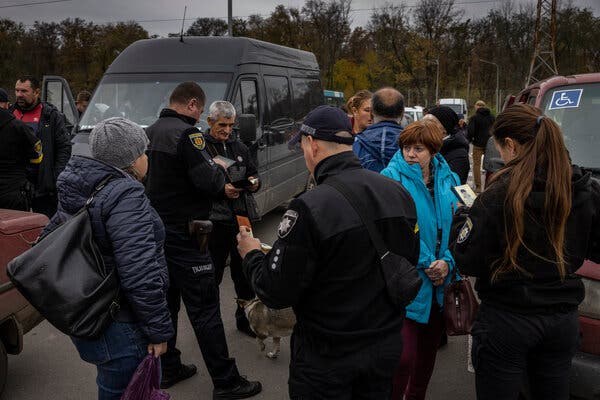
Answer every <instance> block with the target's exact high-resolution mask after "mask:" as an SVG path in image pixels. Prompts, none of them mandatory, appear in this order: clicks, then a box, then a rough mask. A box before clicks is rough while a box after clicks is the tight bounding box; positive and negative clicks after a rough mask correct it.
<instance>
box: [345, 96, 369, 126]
mask: <svg viewBox="0 0 600 400" xmlns="http://www.w3.org/2000/svg"><path fill="white" fill-rule="evenodd" d="M371 97H373V94H372V93H371V92H369V91H368V90H359V91H358V92H356V94H355V95H354V96H352V97H350V98H349V99H348V101H347V102H346V108H347V109H348V113H349V114H350V122H351V123H352V134H353V135H358V134H359V133H361V132H362V131H364V130H365V128H366V127H367V126H369V125H371V124H372V123H373V114H371Z"/></svg>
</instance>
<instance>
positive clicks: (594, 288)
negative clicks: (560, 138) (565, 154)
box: [505, 72, 600, 399]
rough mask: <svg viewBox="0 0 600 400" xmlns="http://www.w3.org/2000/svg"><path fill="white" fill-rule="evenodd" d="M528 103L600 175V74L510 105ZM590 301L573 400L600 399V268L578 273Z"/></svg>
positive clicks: (545, 85) (541, 88)
mask: <svg viewBox="0 0 600 400" xmlns="http://www.w3.org/2000/svg"><path fill="white" fill-rule="evenodd" d="M514 103H527V104H531V105H532V106H535V107H538V108H540V109H541V110H542V111H543V112H544V114H545V115H546V116H548V117H550V118H552V119H553V120H554V121H556V122H557V123H558V124H559V125H560V127H561V129H562V132H563V134H564V136H565V143H566V145H567V147H568V148H569V153H570V155H571V159H572V160H573V163H574V164H577V165H580V166H582V167H584V168H586V169H588V170H589V171H591V172H592V173H593V174H594V175H595V177H596V178H598V177H600V157H598V151H599V150H600V73H598V72H596V73H591V74H581V75H571V76H553V77H551V78H548V79H546V80H544V81H540V82H537V83H534V84H533V85H530V86H528V87H527V88H525V89H523V90H522V91H521V92H519V93H518V94H517V95H516V96H510V97H509V98H508V99H507V101H506V105H505V107H508V106H510V105H511V104H514ZM577 273H578V274H579V275H581V276H582V277H583V282H584V285H585V291H586V297H585V300H584V301H583V303H582V304H581V306H580V307H579V315H580V317H579V321H580V329H581V344H580V348H579V352H578V353H577V355H576V356H575V358H574V359H573V367H572V369H571V397H572V398H573V399H600V265H598V264H594V263H592V262H591V261H586V262H585V263H584V264H583V266H582V267H581V268H580V269H579V270H578V271H577Z"/></svg>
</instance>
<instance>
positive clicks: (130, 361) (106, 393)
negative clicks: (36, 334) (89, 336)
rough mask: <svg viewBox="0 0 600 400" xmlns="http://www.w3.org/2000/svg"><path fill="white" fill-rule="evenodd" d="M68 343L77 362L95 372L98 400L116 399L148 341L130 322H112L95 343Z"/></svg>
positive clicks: (127, 381)
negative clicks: (85, 364) (90, 366)
mask: <svg viewBox="0 0 600 400" xmlns="http://www.w3.org/2000/svg"><path fill="white" fill-rule="evenodd" d="M71 340H72V341H73V344H75V347H76V348H77V350H78V351H79V356H80V357H81V359H82V360H83V361H87V362H88V363H90V364H94V365H95V366H96V368H97V369H98V376H97V378H96V383H97V384H98V400H119V399H120V398H121V395H122V394H123V392H124V391H125V389H126V388H127V385H128V384H129V381H130V380H131V378H132V377H133V374H134V372H135V370H136V369H137V367H138V365H139V364H140V363H141V362H142V360H143V359H144V357H145V356H146V354H148V339H146V337H145V336H144V335H143V333H142V331H141V329H140V328H139V326H138V325H137V324H132V323H123V322H112V323H111V324H110V325H109V326H108V328H107V329H106V331H105V332H104V333H103V334H102V336H100V337H99V338H98V339H95V340H83V339H77V338H73V337H72V338H71Z"/></svg>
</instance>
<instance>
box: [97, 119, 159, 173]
mask: <svg viewBox="0 0 600 400" xmlns="http://www.w3.org/2000/svg"><path fill="white" fill-rule="evenodd" d="M149 142H150V141H149V140H148V136H147V135H146V132H144V129H142V127H141V126H139V125H138V124H136V123H135V122H132V121H130V120H128V119H125V118H122V117H115V118H109V119H106V120H104V121H102V122H99V123H97V124H96V126H95V127H94V129H92V132H91V133H90V152H91V153H92V157H94V158H95V159H97V160H100V161H103V162H105V163H107V164H108V165H112V166H113V167H117V168H126V167H128V166H130V165H131V164H132V163H133V162H134V161H135V160H137V159H138V158H139V157H140V156H141V155H142V154H144V153H145V152H146V149H147V148H148V143H149Z"/></svg>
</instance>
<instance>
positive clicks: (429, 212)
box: [381, 150, 460, 324]
mask: <svg viewBox="0 0 600 400" xmlns="http://www.w3.org/2000/svg"><path fill="white" fill-rule="evenodd" d="M432 165H433V169H434V197H435V202H434V200H433V199H432V198H431V194H430V193H429V189H427V186H425V184H424V183H423V174H422V172H421V168H420V166H419V164H413V165H409V164H408V163H407V162H406V161H405V160H404V157H403V156H402V150H399V151H398V152H397V153H396V154H395V155H394V157H393V158H392V160H391V161H390V163H389V164H388V166H387V168H385V169H384V170H383V171H381V173H382V174H383V175H385V176H387V177H390V178H392V179H395V180H397V181H400V182H401V183H402V185H403V186H404V187H405V188H406V190H408V192H409V193H410V195H411V196H412V198H413V200H414V202H415V205H416V206H417V222H418V224H419V233H420V237H421V251H420V254H419V263H418V265H417V271H418V272H419V275H420V276H421V279H422V280H423V285H422V286H421V290H420V291H419V293H418V294H417V297H416V298H415V299H414V300H413V302H412V303H410V304H409V305H408V306H407V307H406V318H410V319H412V320H413V321H416V322H419V323H423V324H426V323H427V322H428V321H429V313H430V311H431V305H432V302H433V297H434V293H433V290H434V286H433V283H432V281H431V280H430V279H429V277H428V276H427V274H426V273H425V271H424V270H425V269H426V268H429V265H430V264H431V263H432V262H433V261H435V260H444V261H446V262H447V263H448V266H449V268H450V271H449V273H448V276H447V277H446V280H445V282H444V284H443V285H441V286H438V287H436V288H435V299H436V301H437V303H438V305H439V306H440V311H441V309H442V307H443V304H444V288H445V287H446V286H448V284H449V283H450V277H451V271H452V270H453V269H454V268H455V265H454V258H453V257H452V254H450V250H449V249H448V239H449V236H450V227H451V225H452V214H453V211H454V210H455V209H456V207H457V202H458V198H457V197H456V195H455V194H454V192H453V191H452V187H453V186H458V185H460V179H459V178H458V175H456V174H455V173H454V172H452V171H451V170H450V167H448V164H447V163H446V160H444V157H442V156H441V155H440V154H436V155H435V156H434V157H433V158H432ZM438 229H441V231H442V240H441V243H440V250H439V254H435V249H436V244H437V231H438Z"/></svg>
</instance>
